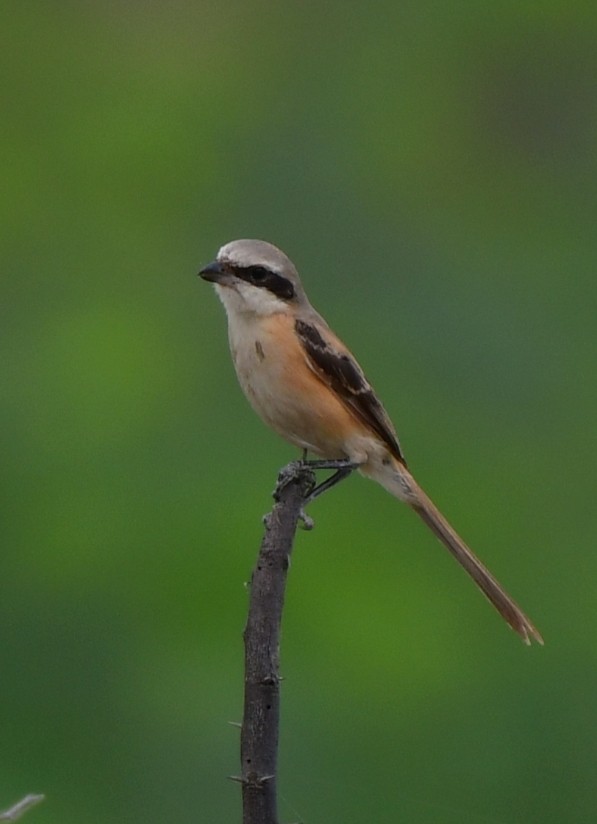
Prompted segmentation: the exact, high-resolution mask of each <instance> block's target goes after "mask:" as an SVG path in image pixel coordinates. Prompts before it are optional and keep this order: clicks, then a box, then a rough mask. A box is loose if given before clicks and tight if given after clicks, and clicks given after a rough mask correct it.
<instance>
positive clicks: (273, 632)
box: [235, 462, 314, 824]
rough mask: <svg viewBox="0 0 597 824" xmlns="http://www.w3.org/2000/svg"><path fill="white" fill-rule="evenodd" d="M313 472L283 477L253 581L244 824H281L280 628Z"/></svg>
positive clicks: (294, 468)
mask: <svg viewBox="0 0 597 824" xmlns="http://www.w3.org/2000/svg"><path fill="white" fill-rule="evenodd" d="M313 485H314V475H313V472H312V470H310V469H309V468H308V467H307V466H305V465H304V464H302V463H300V462H294V463H291V464H289V465H288V466H287V467H285V468H284V469H283V470H282V472H281V473H280V475H279V477H278V485H277V486H276V490H275V492H274V499H275V501H276V503H275V504H274V508H273V510H272V511H271V512H270V514H269V515H267V516H266V517H265V519H264V520H265V535H264V537H263V541H262V543H261V549H260V551H259V557H258V559H257V564H256V566H255V569H254V570H253V575H252V578H251V596H250V603H249V615H248V618H247V625H246V627H245V632H244V640H245V705H244V715H243V724H242V731H241V767H242V775H241V776H239V777H235V780H238V781H240V783H241V784H242V797H243V824H278V815H277V800H276V769H277V755H278V725H279V714H280V671H279V665H280V657H279V642H280V623H281V620H282V609H283V606H284V589H285V586H286V573H287V571H288V566H289V559H290V553H291V552H292V543H293V540H294V535H295V532H296V527H297V522H298V520H299V518H300V517H301V515H302V506H303V501H304V499H305V497H306V495H307V494H308V492H309V490H310V489H312V488H313Z"/></svg>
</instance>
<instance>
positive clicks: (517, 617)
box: [366, 462, 543, 644]
mask: <svg viewBox="0 0 597 824" xmlns="http://www.w3.org/2000/svg"><path fill="white" fill-rule="evenodd" d="M388 468H389V467H388ZM392 469H393V472H392V473H391V474H392V476H393V477H391V476H390V473H389V472H387V471H382V472H379V471H375V472H368V473H366V474H369V475H370V476H371V477H373V478H374V479H375V480H377V481H378V482H379V483H381V484H382V485H383V486H385V488H386V489H387V490H388V492H391V493H392V494H394V495H395V496H396V497H397V498H400V499H401V500H403V501H405V502H406V503H407V504H408V505H409V506H410V507H411V509H413V510H414V511H415V512H416V513H417V515H418V516H419V517H420V518H421V520H423V521H424V522H425V523H426V524H427V526H428V527H429V529H431V531H432V532H434V533H435V535H437V537H438V538H439V539H440V541H441V542H442V543H443V544H444V546H445V547H447V548H448V549H449V551H450V552H451V553H452V555H453V556H454V557H455V558H456V560H457V561H458V563H459V564H460V565H461V566H462V567H464V569H465V570H466V571H467V572H468V574H469V575H470V576H471V578H472V579H473V581H474V582H475V583H476V584H477V586H478V587H479V589H480V590H481V592H483V594H484V595H485V596H486V597H487V598H488V600H489V601H490V602H491V603H492V604H493V606H494V607H495V608H496V609H497V611H498V612H499V613H500V615H501V616H502V618H504V620H505V621H507V622H508V624H510V626H511V627H512V629H513V630H515V631H516V632H517V633H518V634H519V635H520V636H521V638H522V639H523V641H524V642H525V644H530V643H531V639H534V640H535V641H538V642H539V643H540V644H543V638H542V637H541V635H540V633H539V632H538V630H537V629H536V628H535V627H534V626H533V624H532V622H531V621H530V620H529V619H528V618H527V616H526V615H525V614H524V612H523V611H522V610H521V609H520V607H519V606H518V604H516V603H515V602H514V601H513V600H512V598H510V596H509V595H508V594H507V593H506V592H505V590H504V589H503V588H502V587H501V585H500V584H499V583H498V582H497V581H496V579H495V578H494V577H493V575H492V574H491V573H490V572H489V570H488V569H487V568H486V567H485V566H484V565H483V564H482V563H481V561H480V560H479V559H478V558H477V556H476V555H475V554H474V552H473V551H472V550H471V549H469V547H468V546H467V545H466V544H465V543H464V541H463V540H462V538H461V537H460V536H459V535H458V533H457V532H456V531H455V530H454V529H453V528H452V527H451V526H450V524H449V523H448V522H447V520H446V519H445V518H444V516H443V515H442V514H441V512H440V511H439V509H438V508H437V507H436V506H435V504H434V503H433V501H432V500H431V499H430V498H429V497H428V496H427V494H426V493H425V492H424V491H423V490H422V489H421V487H420V486H419V485H418V483H417V482H416V481H415V479H414V478H413V476H412V475H411V474H410V472H409V471H408V470H407V469H406V468H405V467H404V466H402V465H400V464H398V462H396V463H395V464H394V466H393V467H392Z"/></svg>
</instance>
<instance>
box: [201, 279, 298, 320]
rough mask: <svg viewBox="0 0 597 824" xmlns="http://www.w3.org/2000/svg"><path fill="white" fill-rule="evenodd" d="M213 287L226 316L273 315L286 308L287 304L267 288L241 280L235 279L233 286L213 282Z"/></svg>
mask: <svg viewBox="0 0 597 824" xmlns="http://www.w3.org/2000/svg"><path fill="white" fill-rule="evenodd" d="M214 287H215V290H216V293H217V295H218V297H219V298H220V300H221V301H222V303H223V304H224V309H225V310H226V314H227V315H228V316H230V315H241V314H249V315H275V314H277V313H278V312H285V311H287V309H288V304H287V303H285V301H283V300H280V298H277V297H276V296H275V295H273V294H272V293H271V292H270V291H269V290H268V289H260V288H259V287H258V286H253V285H252V284H251V283H244V282H243V281H241V280H239V281H237V282H236V283H235V284H234V286H220V285H219V284H218V283H214Z"/></svg>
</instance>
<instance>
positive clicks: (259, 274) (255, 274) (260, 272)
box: [249, 266, 269, 283]
mask: <svg viewBox="0 0 597 824" xmlns="http://www.w3.org/2000/svg"><path fill="white" fill-rule="evenodd" d="M249 271H250V273H251V280H253V281H254V282H255V283H263V281H264V280H266V279H267V277H268V275H269V271H268V270H267V269H266V268H265V266H251V268H250V270H249Z"/></svg>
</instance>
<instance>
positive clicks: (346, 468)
mask: <svg viewBox="0 0 597 824" xmlns="http://www.w3.org/2000/svg"><path fill="white" fill-rule="evenodd" d="M313 463H319V461H314V462H313ZM313 463H311V464H310V466H311V468H312V469H334V468H335V467H333V466H329V464H330V463H331V462H330V461H327V462H326V461H321V463H326V464H327V465H326V466H313ZM336 463H337V464H339V463H340V461H336ZM357 466H358V464H355V463H351V462H348V463H346V462H344V465H343V466H338V467H337V468H336V471H335V472H334V474H333V475H330V477H329V478H326V479H325V481H322V482H321V483H320V484H318V485H317V486H316V487H315V489H313V490H312V491H311V492H310V493H309V494H308V495H307V497H306V498H305V501H304V506H307V504H310V503H311V501H314V500H315V498H319V496H320V495H323V493H324V492H327V491H328V489H331V488H332V487H333V486H336V484H338V483H340V481H343V480H344V478H348V476H349V475H350V473H351V472H354V470H355V469H356V468H357Z"/></svg>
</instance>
